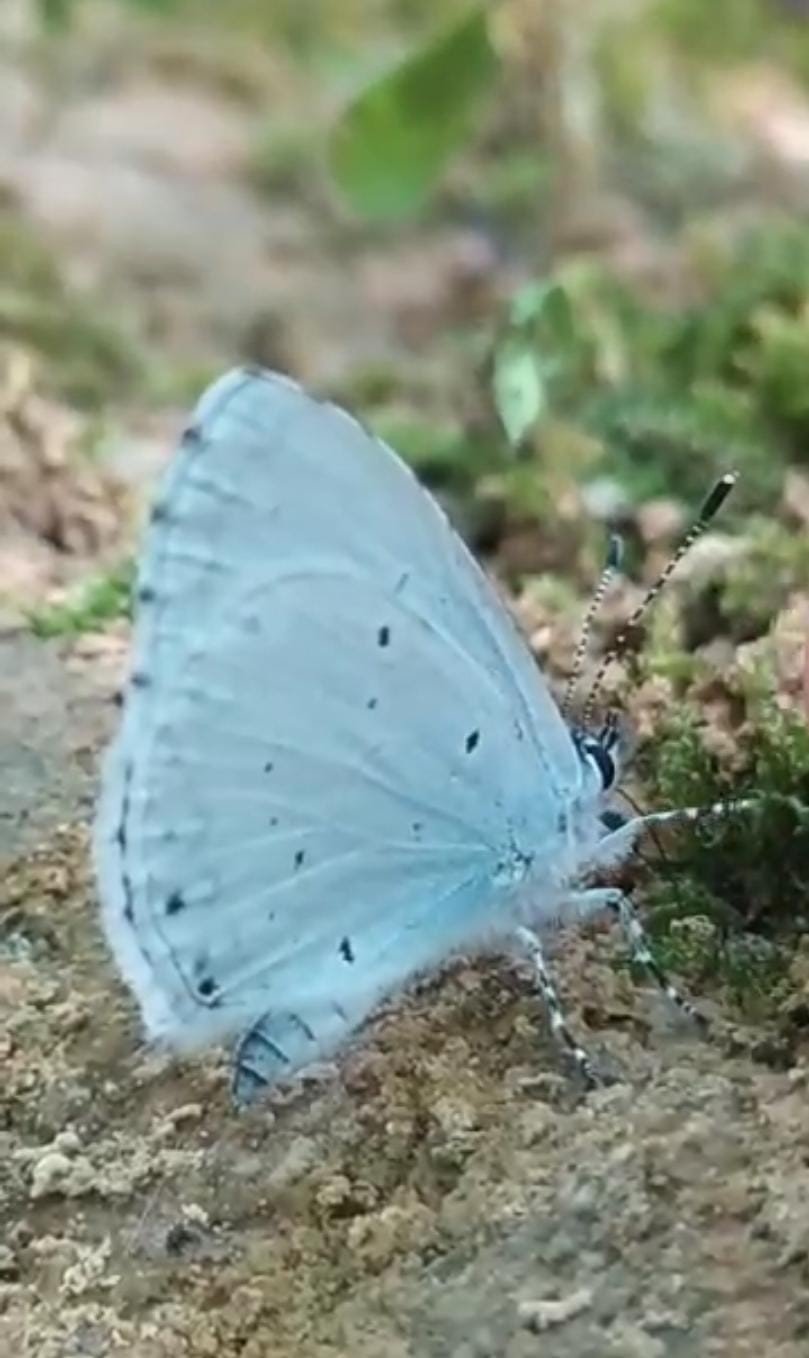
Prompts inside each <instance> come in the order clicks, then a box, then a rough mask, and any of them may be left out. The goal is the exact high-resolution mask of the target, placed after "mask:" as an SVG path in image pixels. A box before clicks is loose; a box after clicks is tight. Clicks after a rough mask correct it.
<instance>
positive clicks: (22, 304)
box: [0, 213, 146, 407]
mask: <svg viewBox="0 0 809 1358" xmlns="http://www.w3.org/2000/svg"><path fill="white" fill-rule="evenodd" d="M0 336H6V337H8V338H10V339H12V340H14V341H16V342H18V343H23V344H26V345H28V346H29V347H30V348H31V349H33V350H35V351H36V352H37V353H39V354H41V355H43V356H44V357H45V359H46V360H47V365H46V367H47V373H48V381H49V385H50V387H51V388H52V390H54V391H55V392H57V393H58V394H60V395H62V396H64V397H66V398H67V399H69V400H72V401H75V402H76V404H77V405H81V406H85V407H87V406H95V405H99V404H100V403H102V402H103V401H105V400H107V399H108V398H109V397H111V396H123V395H126V394H129V393H131V392H132V391H133V390H135V389H137V388H138V387H139V386H140V385H141V384H142V382H143V381H144V378H145V372H146V361H145V357H144V354H143V352H142V350H141V347H140V344H139V343H138V341H137V339H136V337H135V335H134V334H133V333H132V332H131V331H130V330H129V329H128V327H127V326H126V325H125V324H124V323H123V321H122V320H121V319H120V318H118V317H117V316H115V314H114V313H113V312H112V311H111V310H110V309H109V308H108V307H102V306H101V305H100V303H99V299H98V298H97V297H89V296H88V297H85V296H82V295H81V294H79V293H77V292H76V291H74V290H73V289H72V288H71V287H69V286H68V285H67V283H66V282H65V281H64V279H63V277H62V274H61V271H60V269H59V267H58V265H57V263H56V260H55V258H54V255H53V253H52V251H51V250H50V249H49V248H48V247H47V246H46V245H45V243H44V242H43V241H40V240H39V239H38V238H37V236H36V234H35V232H34V230H33V227H32V226H31V224H30V223H27V222H25V221H22V220H20V219H18V218H17V217H16V216H14V215H13V214H12V213H6V214H0Z"/></svg>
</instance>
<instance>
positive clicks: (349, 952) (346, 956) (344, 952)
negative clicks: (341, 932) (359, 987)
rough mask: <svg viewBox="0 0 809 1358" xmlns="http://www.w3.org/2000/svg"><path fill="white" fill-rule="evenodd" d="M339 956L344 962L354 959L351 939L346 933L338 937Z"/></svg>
mask: <svg viewBox="0 0 809 1358" xmlns="http://www.w3.org/2000/svg"><path fill="white" fill-rule="evenodd" d="M340 956H341V957H342V958H343V961H345V962H353V961H354V949H353V948H352V946H351V939H350V938H349V937H348V935H346V936H345V937H344V938H341V939H340Z"/></svg>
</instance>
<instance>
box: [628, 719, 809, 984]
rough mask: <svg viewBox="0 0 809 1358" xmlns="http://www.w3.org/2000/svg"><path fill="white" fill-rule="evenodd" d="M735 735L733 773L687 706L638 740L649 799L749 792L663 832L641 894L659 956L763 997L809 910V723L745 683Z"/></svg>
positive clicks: (700, 799)
mask: <svg viewBox="0 0 809 1358" xmlns="http://www.w3.org/2000/svg"><path fill="white" fill-rule="evenodd" d="M740 744H741V747H742V749H743V751H744V757H743V766H742V768H741V769H740V770H739V771H738V772H735V773H733V774H731V773H729V772H728V771H727V770H725V769H723V768H722V767H721V766H720V764H719V762H718V760H717V759H716V758H715V756H713V755H712V754H711V753H709V751H708V750H707V748H706V746H705V744H704V742H703V741H702V738H701V734H700V727H699V724H698V721H697V719H696V717H695V716H694V715H693V713H689V712H684V713H680V714H677V715H674V716H672V717H671V719H670V720H669V721H668V722H667V723H666V725H665V727H664V729H663V730H662V731H661V732H660V733H659V735H658V737H657V738H656V739H655V740H654V742H653V743H650V744H649V745H647V747H646V749H645V750H644V751H643V754H642V756H641V758H640V760H639V766H640V772H641V774H642V778H643V782H644V785H645V787H646V788H647V789H648V791H649V794H650V798H651V799H652V800H653V801H654V804H655V805H661V806H687V805H694V806H710V805H712V804H714V803H715V802H717V801H723V802H732V801H735V800H736V801H737V800H740V799H747V800H748V802H749V804H748V805H745V806H744V807H743V808H740V809H738V810H734V811H731V812H729V813H727V814H724V815H716V816H706V817H704V818H702V819H700V820H699V821H697V822H696V823H695V824H693V825H687V826H684V827H683V828H681V829H680V830H678V831H676V832H674V833H672V834H671V835H668V836H667V837H666V843H665V846H663V848H664V851H663V853H662V854H661V855H660V856H659V857H658V859H657V861H656V863H655V867H654V873H653V875H652V876H651V877H650V879H649V880H648V881H647V882H646V883H645V884H644V887H643V898H644V902H645V906H646V915H647V920H648V927H649V930H650V933H651V934H652V936H653V937H654V938H655V940H656V946H657V949H658V952H659V955H660V957H661V960H662V961H663V962H664V963H667V964H669V965H672V966H673V967H675V968H676V969H680V970H686V971H690V972H691V974H692V975H693V974H694V973H695V972H697V973H701V974H703V975H713V976H715V977H716V978H717V979H718V980H719V981H720V982H721V983H722V984H723V985H725V986H726V987H727V988H728V989H729V990H731V991H732V992H733V994H734V997H735V998H736V1000H737V1001H738V1002H740V1003H742V1004H743V1005H746V1004H748V1003H754V1004H755V1005H756V1006H760V1005H762V1004H763V1005H766V1004H767V1003H768V1002H772V1000H773V997H774V990H775V987H776V986H777V983H778V981H779V979H780V977H781V976H782V975H783V974H784V971H785V968H786V964H787V960H788V957H789V954H790V952H791V950H792V949H793V948H794V945H795V940H796V938H797V937H798V936H799V934H800V933H801V931H803V930H805V929H806V926H807V923H808V922H809V727H807V724H806V723H805V721H804V720H803V719H802V718H801V717H799V716H797V715H796V714H794V713H791V712H784V711H781V710H780V709H778V708H777V707H776V706H775V705H774V704H773V702H772V701H771V700H770V699H769V698H764V699H762V698H757V697H755V696H754V694H752V692H751V694H750V695H748V721H747V723H746V725H745V733H744V737H743V739H742V740H741V741H740ZM787 850H788V851H787ZM688 921H692V923H690V924H689V923H687V922H688ZM693 921H697V923H693Z"/></svg>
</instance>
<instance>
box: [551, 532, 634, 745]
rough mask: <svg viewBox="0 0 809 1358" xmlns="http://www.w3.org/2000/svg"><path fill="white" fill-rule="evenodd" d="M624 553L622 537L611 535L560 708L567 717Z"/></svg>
mask: <svg viewBox="0 0 809 1358" xmlns="http://www.w3.org/2000/svg"><path fill="white" fill-rule="evenodd" d="M623 554H624V544H623V542H622V541H621V539H620V538H619V537H615V536H614V537H611V538H610V541H609V546H608V548H607V559H606V561H605V562H604V569H603V570H602V572H601V574H600V576H599V577H598V582H597V584H596V587H595V589H594V590H593V594H592V597H591V599H590V603H589V606H588V609H587V612H586V614H585V616H584V622H583V623H582V628H581V635H580V636H579V644H578V645H577V647H576V654H575V655H574V657H573V665H572V668H571V671H570V677H569V679H568V681H567V687H566V688H565V693H564V697H563V698H562V706H561V709H560V710H561V713H562V716H563V717H565V718H567V717H568V715H569V713H570V708H571V705H572V703H573V694H574V693H575V690H576V685H577V684H578V682H579V680H580V678H581V672H582V670H583V668H584V659H585V656H586V655H587V647H588V645H589V642H590V634H591V632H592V630H593V623H594V622H595V618H596V614H597V613H598V610H599V608H600V607H601V605H602V603H603V602H604V598H605V595H606V593H607V590H608V589H609V587H610V585H611V584H612V581H613V579H614V577H615V573H616V571H617V570H619V568H620V565H621V559H622V557H623Z"/></svg>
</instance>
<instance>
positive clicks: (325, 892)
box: [96, 374, 573, 1042]
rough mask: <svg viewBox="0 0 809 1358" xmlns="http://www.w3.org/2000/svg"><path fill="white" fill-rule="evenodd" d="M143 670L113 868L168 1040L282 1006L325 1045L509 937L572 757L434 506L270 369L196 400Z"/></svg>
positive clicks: (103, 819)
mask: <svg viewBox="0 0 809 1358" xmlns="http://www.w3.org/2000/svg"><path fill="white" fill-rule="evenodd" d="M135 654H136V662H135V675H134V679H133V684H132V686H131V689H130V693H129V696H128V700H127V711H126V715H125V719H124V723H123V726H122V730H121V733H120V735H119V738H118V741H117V743H116V746H115V747H114V749H113V751H112V752H111V754H110V756H109V759H108V764H107V769H106V773H105V780H104V782H105V787H104V796H103V798H102V804H101V810H100V813H99V818H98V823H97V832H96V860H97V865H98V871H99V879H100V884H101V891H102V897H103V901H104V911H105V921H106V926H107V931H108V934H109V937H110V940H111V942H112V945H113V947H114V949H115V951H116V953H117V955H118V958H119V962H120V963H121V966H122V968H123V970H124V973H125V975H126V976H127V978H128V979H129V981H130V983H131V984H132V985H133V987H134V989H135V991H136V993H137V994H138V997H139V999H140V1001H141V1005H142V1007H143V1010H144V1015H145V1018H146V1023H147V1027H148V1028H149V1030H150V1031H151V1032H152V1033H153V1034H162V1035H165V1036H167V1037H169V1038H171V1039H172V1040H174V1041H179V1042H197V1041H203V1040H206V1039H208V1038H209V1037H211V1036H215V1035H218V1034H224V1033H226V1032H230V1031H233V1030H236V1029H237V1028H239V1027H241V1026H243V1025H244V1024H245V1023H246V1022H250V1021H252V1020H254V1019H255V1018H256V1017H257V1016H258V1015H260V1014H261V1013H262V1012H264V1011H265V1010H266V1009H270V1008H273V1009H276V1010H279V1011H280V1012H286V1011H291V1012H292V1013H294V1014H305V1015H308V1016H309V1018H310V1019H311V1018H312V1016H313V1015H314V1016H315V1017H316V1018H317V1021H318V1023H319V1024H320V1025H321V1028H322V1031H323V1033H324V1034H325V1033H326V1032H327V1030H328V1031H329V1032H330V1031H331V1029H332V1028H334V1026H335V1024H336V1025H337V1026H338V1027H342V1028H345V1026H351V1025H352V1024H353V1023H355V1022H356V1021H358V1019H359V1018H360V1017H362V1014H363V1013H365V1012H367V1010H368V1008H369V1007H370V1006H371V1005H372V1004H373V1003H374V1002H375V1000H376V999H378V998H379V996H380V995H381V994H383V993H385V992H386V991H387V990H389V989H390V988H391V987H392V986H393V985H395V984H396V983H397V982H399V981H401V980H403V979H405V978H406V977H407V976H408V975H409V974H411V973H412V972H413V971H415V970H419V969H421V968H422V967H425V966H428V965H430V964H432V963H435V962H438V961H440V960H441V959H442V958H443V957H445V956H446V955H447V953H449V952H451V951H452V950H453V949H454V948H457V947H461V946H465V945H468V944H470V943H472V942H474V941H476V940H478V939H480V938H482V937H483V936H484V935H485V934H486V933H487V932H496V929H497V904H498V897H499V894H500V893H501V892H506V891H507V890H508V887H509V872H510V864H511V865H512V866H513V864H512V863H511V860H510V859H509V853H510V852H511V850H512V849H513V848H514V846H515V845H517V844H528V843H530V844H532V845H534V846H536V845H537V844H539V843H541V842H542V841H543V840H544V839H547V838H549V835H550V827H551V826H552V824H553V823H554V818H555V812H556V809H557V807H558V804H559V797H560V795H561V790H562V789H563V788H564V786H565V781H566V780H567V779H568V778H572V777H573V773H572V772H571V768H572V767H573V764H572V761H573V752H572V746H571V745H570V740H569V737H568V736H567V732H566V730H565V728H564V726H563V724H562V723H561V719H560V718H559V717H558V714H557V713H556V709H555V708H554V707H553V704H552V703H551V700H550V698H549V696H548V695H547V693H546V691H545V690H544V688H543V686H542V682H541V679H540V678H539V676H538V675H537V674H536V672H535V670H534V667H533V664H532V662H531V660H530V657H529V656H528V655H527V652H526V651H525V649H524V648H523V647H522V644H521V642H519V640H518V639H517V638H516V636H515V634H514V633H513V630H512V628H511V624H510V622H509V620H508V619H507V618H506V617H505V615H503V613H502V610H501V609H500V606H499V604H498V603H497V601H496V599H495V598H494V596H493V595H492V594H491V592H490V590H489V587H488V585H487V584H486V582H485V580H484V579H483V577H482V576H481V575H480V573H479V572H478V571H477V568H476V567H474V565H473V563H472V562H471V559H470V558H469V557H468V555H467V554H466V552H465V551H464V549H463V548H462V547H461V546H460V544H459V542H458V540H457V539H456V538H455V536H454V534H452V533H451V531H450V529H449V528H448V526H447V524H446V522H445V520H444V518H443V516H442V515H441V514H440V513H439V512H438V511H437V509H436V508H435V507H434V505H433V503H432V501H431V500H430V499H429V498H428V497H427V496H426V495H425V494H424V493H423V492H422V491H421V489H420V488H419V487H418V484H417V483H416V482H415V480H414V479H413V478H412V477H411V475H410V474H409V472H408V471H407V470H406V469H405V468H404V466H403V465H402V464H401V463H400V462H399V461H398V459H396V458H395V457H394V456H393V455H392V454H391V453H390V452H389V451H388V450H387V449H385V448H384V447H383V446H382V445H380V444H378V443H377V442H376V441H375V440H372V439H371V438H369V437H368V436H367V435H366V434H364V433H363V431H362V430H361V429H360V428H359V427H358V426H357V425H355V424H354V423H353V422H351V421H350V420H349V419H348V417H346V416H343V415H342V413H341V412H338V411H336V410H335V409H334V408H333V407H328V406H325V407H324V406H321V405H319V404H317V403H316V402H314V401H312V400H311V399H310V398H308V397H305V396H304V395H303V394H302V393H300V392H299V390H298V389H297V388H295V387H293V386H291V385H290V384H287V383H286V382H284V381H283V380H282V379H276V378H269V377H259V376H255V375H245V374H241V375H233V376H231V377H229V378H225V379H223V381H222V382H221V383H219V384H218V385H217V387H215V388H214V390H213V392H212V393H210V394H209V395H208V396H207V397H206V398H204V399H203V402H202V403H201V406H200V409H199V412H198V417H197V420H196V422H195V425H194V429H193V433H192V435H191V436H190V438H189V439H187V440H186V445H185V447H184V450H183V452H182V453H181V454H180V456H179V458H178V460H177V463H176V465H175V466H174V467H173V468H172V469H171V471H170V473H169V480H168V489H167V491H164V494H163V496H162V498H161V500H160V501H159V502H158V513H157V517H156V520H155V522H154V524H153V528H152V532H151V536H150V539H149V542H148V544H147V550H146V553H145V557H144V564H143V568H142V571H141V577H140V620H139V625H138V630H137V636H136V643H135ZM562 736H563V737H564V740H562V739H561V737H562ZM557 747H559V749H561V751H562V755H563V757H560V756H559V749H557ZM325 1040H326V1039H325V1037H324V1042H325Z"/></svg>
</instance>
